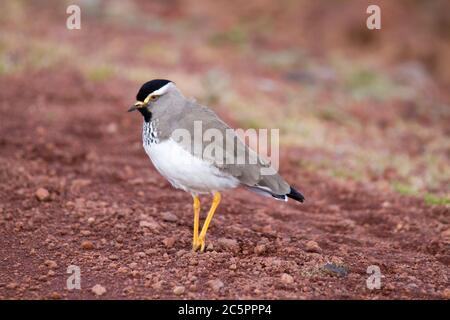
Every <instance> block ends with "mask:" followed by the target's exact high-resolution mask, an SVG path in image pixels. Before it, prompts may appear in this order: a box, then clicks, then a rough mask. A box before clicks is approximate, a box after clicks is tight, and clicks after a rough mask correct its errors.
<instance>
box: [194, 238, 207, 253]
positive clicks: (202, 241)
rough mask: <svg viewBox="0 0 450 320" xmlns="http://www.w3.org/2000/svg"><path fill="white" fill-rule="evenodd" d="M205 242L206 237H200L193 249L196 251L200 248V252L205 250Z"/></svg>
mask: <svg viewBox="0 0 450 320" xmlns="http://www.w3.org/2000/svg"><path fill="white" fill-rule="evenodd" d="M205 243H206V241H205V238H198V240H197V241H196V242H194V243H193V244H192V251H194V252H195V251H197V250H199V251H200V252H204V251H205Z"/></svg>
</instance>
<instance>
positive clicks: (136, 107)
mask: <svg viewBox="0 0 450 320" xmlns="http://www.w3.org/2000/svg"><path fill="white" fill-rule="evenodd" d="M143 106H144V103H143V102H141V101H137V102H136V103H135V104H134V105H132V106H131V107H130V109H128V112H132V111H134V110H137V109H139V108H142V107H143Z"/></svg>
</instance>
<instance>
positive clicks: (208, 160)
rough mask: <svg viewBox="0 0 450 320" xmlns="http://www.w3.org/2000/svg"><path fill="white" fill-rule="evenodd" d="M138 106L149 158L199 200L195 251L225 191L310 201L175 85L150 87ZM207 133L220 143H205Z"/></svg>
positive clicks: (154, 82)
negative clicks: (207, 198)
mask: <svg viewBox="0 0 450 320" xmlns="http://www.w3.org/2000/svg"><path fill="white" fill-rule="evenodd" d="M136 100H137V101H136V103H135V104H134V105H133V106H132V107H131V108H129V109H128V111H129V112H131V111H135V110H138V111H139V112H140V113H141V115H142V116H143V118H144V122H143V130H142V140H143V146H144V149H145V151H146V153H147V155H148V156H149V157H150V159H151V161H152V163H153V165H154V166H155V168H156V169H157V170H158V172H159V173H160V174H161V175H163V176H164V177H165V178H166V179H167V180H169V182H170V183H171V184H172V186H174V187H175V188H178V189H182V190H184V191H186V192H189V193H191V195H192V197H193V207H194V235H193V242H192V249H193V250H194V251H197V250H200V251H204V250H205V238H206V232H207V230H208V227H209V225H210V223H211V220H212V218H213V215H214V212H215V211H216V209H217V207H218V205H219V203H220V200H221V195H220V192H221V191H223V190H227V189H234V188H236V187H239V186H244V187H246V188H248V189H250V190H252V191H255V192H257V193H259V194H262V195H266V196H270V197H273V198H275V199H277V200H284V201H287V199H288V198H291V199H294V200H296V201H299V202H303V201H304V200H305V198H304V196H303V195H302V194H301V193H300V192H298V191H297V190H295V189H294V188H293V187H292V186H290V185H289V184H288V183H287V182H286V181H285V180H284V179H283V178H282V177H281V176H280V175H279V174H278V173H277V172H276V171H275V170H271V169H272V168H271V166H270V164H269V163H268V162H267V161H265V160H264V159H262V157H260V156H259V155H258V154H256V153H255V152H254V151H253V150H251V149H250V148H248V146H247V145H246V144H245V143H244V142H242V140H240V139H239V138H238V136H237V135H236V133H235V131H234V130H233V129H231V128H230V127H229V126H228V125H227V124H225V122H223V121H222V120H221V119H220V118H219V117H218V116H217V115H216V114H215V113H214V112H213V111H212V110H211V109H209V108H207V107H205V106H202V105H200V104H199V103H197V102H196V101H195V100H192V99H187V98H185V97H184V96H183V94H182V93H181V91H180V90H179V89H178V88H177V87H176V85H175V83H174V82H172V81H170V80H164V79H155V80H151V81H148V82H146V83H145V84H143V85H142V87H141V88H140V89H139V91H138V93H137V96H136ZM199 127H200V131H199V132H198V128H199ZM207 132H208V133H210V134H209V135H210V136H214V137H213V138H214V139H213V138H211V137H209V139H208V138H205V136H206V134H205V133H207ZM206 140H207V141H206ZM205 142H207V143H205ZM264 170H266V171H264ZM200 194H212V195H213V201H212V205H211V208H210V210H209V212H208V215H207V217H206V220H205V222H204V224H203V227H202V230H201V231H200V233H199V219H200V200H199V195H200Z"/></svg>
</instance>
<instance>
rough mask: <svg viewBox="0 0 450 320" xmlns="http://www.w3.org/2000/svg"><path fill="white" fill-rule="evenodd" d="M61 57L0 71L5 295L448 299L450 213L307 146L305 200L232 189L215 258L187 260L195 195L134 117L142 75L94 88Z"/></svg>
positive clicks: (293, 174) (301, 178) (293, 166)
mask: <svg viewBox="0 0 450 320" xmlns="http://www.w3.org/2000/svg"><path fill="white" fill-rule="evenodd" d="M45 12H46V11H45V10H44V11H43V13H42V14H46V13H45ZM171 14H179V13H177V12H176V13H171ZM49 15H50V16H51V17H53V16H52V14H49ZM168 15H169V14H168ZM169 16H170V15H169ZM46 23H47V24H49V25H51V24H52V23H55V22H54V20H52V19H47V20H44V21H41V22H40V24H39V26H40V27H37V29H36V30H37V31H36V32H40V31H41V30H40V28H41V29H45V28H47V27H46ZM97 23H98V22H96V21H94V19H91V20H89V22H88V24H87V25H91V26H98V27H99V28H98V29H96V32H95V34H93V35H92V38H93V39H94V40H92V42H83V41H84V40H83V39H81V38H80V39H77V38H76V37H75V39H77V41H79V45H80V46H81V47H82V48H84V49H83V50H86V51H90V50H92V47H89V46H90V45H92V43H95V39H97V40H98V39H100V38H101V37H102V36H104V37H105V38H108V37H110V36H111V37H112V35H111V33H110V32H111V30H110V29H108V28H106V27H103V28H102V26H101V24H100V23H98V25H97ZM8 26H9V25H8V23H7V22H4V27H5V28H8ZM49 30H50V29H49ZM113 31H114V32H115V33H114V37H118V34H119V35H122V36H123V38H124V39H128V40H126V41H128V43H129V44H130V46H131V44H132V43H133V39H134V37H139V34H134V33H133V32H132V31H130V30H128V29H124V30H122V29H121V30H120V31H118V30H116V29H113ZM30 32H32V31H30ZM49 32H50V33H51V32H53V36H54V37H55V39H56V38H57V37H58V34H59V33H60V32H61V30H53V31H49ZM118 32H121V33H118ZM31 37H33V35H31ZM83 46H84V47H83ZM224 50H226V49H224ZM18 54H19V55H20V50H19V53H18ZM118 59H120V60H121V61H126V57H120V56H119V57H118ZM65 62H66V63H65V64H60V63H58V64H57V66H56V67H50V68H45V69H44V70H42V69H39V68H37V69H31V70H27V72H15V73H10V74H6V75H2V78H1V85H0V119H1V126H0V199H1V201H0V230H1V234H0V299H94V298H101V299H450V286H449V276H450V272H449V271H450V268H449V264H450V251H449V244H450V228H449V224H448V222H449V221H448V218H449V206H448V204H447V205H430V204H426V203H425V202H424V201H423V199H422V198H420V197H417V196H414V195H412V196H411V195H403V194H400V193H398V192H394V191H392V190H390V189H382V188H381V189H380V188H379V187H377V186H375V185H374V184H372V183H370V181H369V182H368V181H358V180H351V179H347V180H339V179H332V178H330V177H327V176H324V175H322V174H318V173H316V172H314V170H306V169H305V168H304V167H301V166H300V167H299V165H298V161H299V159H302V158H307V159H314V157H315V152H317V150H315V149H314V148H310V147H302V146H299V145H292V146H282V148H281V173H282V175H284V176H285V178H286V180H288V181H289V182H290V183H291V184H292V185H294V186H296V187H297V188H298V189H299V190H300V191H302V192H303V193H304V195H305V196H306V199H307V200H306V202H305V203H304V204H300V203H296V202H293V201H289V202H288V203H283V202H278V201H273V200H271V199H267V198H263V197H259V196H257V195H255V194H253V193H250V192H248V191H245V190H238V191H229V192H225V193H224V194H223V197H222V199H223V201H222V204H221V206H220V207H219V209H218V211H217V213H216V215H215V217H214V219H213V222H212V224H211V227H210V229H209V232H208V235H207V250H206V252H205V253H193V252H191V242H192V224H193V213H192V208H191V206H192V199H191V196H190V195H189V194H186V193H183V192H182V191H178V190H175V189H173V188H172V187H171V186H170V185H169V183H168V182H167V181H166V180H165V179H164V178H163V177H161V176H160V175H159V174H158V173H157V172H156V170H155V169H154V168H153V166H152V165H151V163H150V162H149V159H148V158H147V156H146V154H145V152H144V150H143V148H142V143H141V125H142V122H141V121H142V119H141V117H140V116H139V115H137V114H128V113H126V112H125V111H126V109H127V107H128V106H129V105H130V103H132V102H134V100H133V99H134V94H135V92H136V90H137V88H138V85H137V83H138V82H137V81H131V80H130V79H121V78H120V77H117V76H114V77H113V78H111V79H110V80H108V81H100V82H93V81H92V79H89V78H88V77H86V75H85V73H83V72H81V71H79V70H78V69H77V68H74V67H71V66H70V63H67V62H68V60H66V61H65ZM184 63H185V64H184V68H185V69H184V71H183V72H186V74H189V70H191V69H192V68H197V67H198V68H200V69H201V68H202V66H197V65H196V64H195V59H189V57H188V58H187V60H186V61H185V62H184ZM130 64H132V62H131V63H130ZM161 68H162V69H161V70H164V68H165V67H164V66H162V67H161ZM167 68H171V66H169V67H167ZM230 68H237V69H239V66H230ZM243 70H244V71H245V67H244V69H243ZM244 71H241V72H244ZM186 74H185V76H184V77H185V78H184V79H188V76H187V75H186ZM255 74H258V71H257V70H256V71H255ZM236 75H239V71H236ZM255 76H256V75H255ZM219 113H220V115H221V116H223V117H224V118H225V119H227V120H229V121H230V123H235V122H234V121H235V119H234V117H233V115H230V114H229V113H227V111H226V108H223V109H220V110H219ZM436 121H437V122H439V123H441V122H440V121H442V119H437V120H436ZM440 125H441V126H445V124H442V123H441V124H440ZM447 126H448V123H447ZM444 128H445V127H444ZM447 129H448V127H447ZM447 137H448V136H447ZM43 189H45V190H43ZM46 191H48V194H47V193H46ZM201 200H202V206H203V212H202V218H204V215H205V211H206V208H207V207H208V206H209V204H210V200H211V199H208V197H203V198H202V199H201ZM71 265H75V266H78V267H79V268H80V271H81V289H79V290H78V289H73V290H69V289H67V286H66V283H67V279H68V278H69V276H70V275H71V274H69V273H67V269H68V267H69V266H71ZM373 265H375V266H378V267H379V268H380V271H381V288H380V289H373V290H370V289H368V287H367V285H366V280H367V279H368V278H369V277H370V274H368V273H367V269H368V267H369V266H373ZM96 285H98V286H97V287H95V288H96V289H97V290H92V288H93V287H94V286H96ZM99 286H101V287H103V288H104V289H105V290H102V288H100V289H99ZM94 291H95V292H94Z"/></svg>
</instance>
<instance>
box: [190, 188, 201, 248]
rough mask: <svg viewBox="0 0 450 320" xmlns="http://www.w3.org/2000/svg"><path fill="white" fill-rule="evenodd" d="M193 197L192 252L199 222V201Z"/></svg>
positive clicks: (196, 239)
mask: <svg viewBox="0 0 450 320" xmlns="http://www.w3.org/2000/svg"><path fill="white" fill-rule="evenodd" d="M193 197H194V240H193V241H192V250H194V251H195V249H196V244H197V242H198V226H199V220H200V199H199V198H198V196H193Z"/></svg>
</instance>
